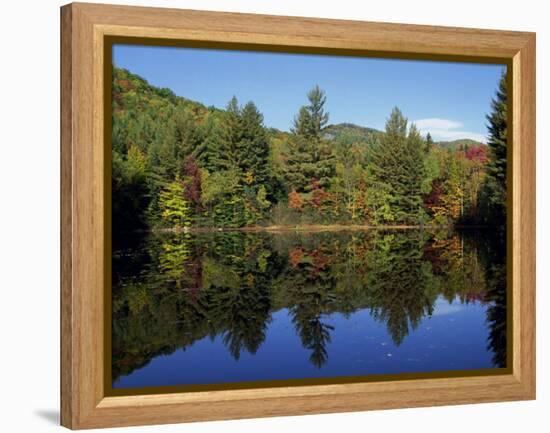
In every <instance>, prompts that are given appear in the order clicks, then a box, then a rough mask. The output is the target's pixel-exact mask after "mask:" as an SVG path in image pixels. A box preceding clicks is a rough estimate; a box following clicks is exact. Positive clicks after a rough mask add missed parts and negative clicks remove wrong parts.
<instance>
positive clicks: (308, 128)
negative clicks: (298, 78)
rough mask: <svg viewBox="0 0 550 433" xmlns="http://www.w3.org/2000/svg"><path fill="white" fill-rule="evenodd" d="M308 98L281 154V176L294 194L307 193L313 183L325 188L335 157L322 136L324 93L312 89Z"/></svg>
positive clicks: (324, 119)
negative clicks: (284, 152)
mask: <svg viewBox="0 0 550 433" xmlns="http://www.w3.org/2000/svg"><path fill="white" fill-rule="evenodd" d="M307 97H308V100H309V105H306V106H303V107H301V108H300V111H299V114H298V116H297V117H296V118H295V120H294V127H293V128H292V135H291V137H290V138H289V140H288V142H287V147H288V149H287V152H286V154H285V155H284V157H285V166H284V168H283V171H284V176H285V178H286V179H287V182H288V186H289V189H290V190H295V191H297V192H309V191H310V190H311V189H312V181H313V180H315V181H316V182H317V183H318V185H320V186H321V187H327V186H328V185H329V183H330V178H331V176H332V174H333V172H334V155H333V153H332V151H331V149H330V147H329V146H328V143H327V140H326V139H325V138H324V137H323V129H324V127H325V126H326V124H327V122H328V116H329V115H328V113H327V112H325V109H324V105H325V102H326V96H325V92H324V91H323V90H321V89H320V88H319V86H315V87H314V88H313V89H312V90H310V91H309V92H308V93H307Z"/></svg>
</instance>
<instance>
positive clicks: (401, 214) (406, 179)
mask: <svg viewBox="0 0 550 433" xmlns="http://www.w3.org/2000/svg"><path fill="white" fill-rule="evenodd" d="M407 123H408V122H407V119H406V118H405V117H404V116H403V114H402V113H401V111H400V110H399V108H397V107H395V108H394V109H393V110H392V113H391V115H390V117H389V118H388V120H387V121H386V129H385V134H384V136H383V137H382V140H381V143H380V145H379V146H377V147H375V148H373V150H372V154H371V163H370V165H369V172H370V173H369V175H370V177H371V179H372V183H373V184H372V185H371V191H372V192H373V194H372V195H373V196H375V197H379V200H382V201H384V202H385V203H372V204H371V205H372V206H373V207H374V208H379V209H384V215H383V216H382V217H379V218H375V219H378V221H376V222H379V223H384V222H390V221H391V222H393V223H407V224H418V223H422V222H423V221H424V217H425V213H424V211H423V208H422V184H423V180H424V177H425V165H424V152H423V140H422V137H421V136H420V133H419V132H418V130H417V128H416V127H415V126H414V125H413V126H412V127H411V128H410V132H409V133H408V134H407ZM381 192H383V194H382V193H381ZM388 207H389V212H388Z"/></svg>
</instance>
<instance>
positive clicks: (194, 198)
mask: <svg viewBox="0 0 550 433" xmlns="http://www.w3.org/2000/svg"><path fill="white" fill-rule="evenodd" d="M182 171H183V177H184V179H185V188H184V190H183V197H184V198H185V199H186V200H189V202H190V203H191V204H192V205H193V207H194V208H195V209H197V210H198V209H200V207H201V173H200V169H199V165H198V164H197V160H196V159H195V157H194V156H193V155H189V156H188V157H187V158H185V161H184V162H183V170H182Z"/></svg>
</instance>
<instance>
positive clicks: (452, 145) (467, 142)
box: [435, 138, 486, 150]
mask: <svg viewBox="0 0 550 433" xmlns="http://www.w3.org/2000/svg"><path fill="white" fill-rule="evenodd" d="M435 144H437V145H438V146H440V147H443V148H445V149H449V150H457V149H458V148H460V147H465V148H470V147H472V146H476V147H478V146H486V144H485V143H482V142H481V141H476V140H472V139H471V138H460V139H457V140H452V141H436V142H435Z"/></svg>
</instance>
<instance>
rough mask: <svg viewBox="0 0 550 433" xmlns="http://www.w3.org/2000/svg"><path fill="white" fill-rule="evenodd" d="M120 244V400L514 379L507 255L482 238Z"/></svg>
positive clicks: (154, 238)
mask: <svg viewBox="0 0 550 433" xmlns="http://www.w3.org/2000/svg"><path fill="white" fill-rule="evenodd" d="M115 244H116V245H117V246H116V248H115V250H114V252H113V299H112V302H113V334H112V343H113V344H112V346H113V354H112V371H113V387H114V388H136V387H148V386H166V385H184V384H214V383H216V384H219V383H230V382H243V381H261V380H284V379H303V378H321V377H336V376H356V375H370V374H395V373H405V372H436V371H447V370H469V369H480V368H493V367H495V368H500V367H505V366H506V333H505V330H506V269H505V266H504V257H505V254H504V248H503V245H504V244H503V242H499V241H496V240H495V239H494V238H492V237H491V236H489V235H488V233H486V232H482V231H466V232H463V233H459V232H452V233H427V232H425V231H420V230H407V231H369V232H345V231H342V232H310V233H300V234H297V233H276V234H274V233H243V232H217V233H197V234H184V233H180V234H154V235H149V236H147V237H144V238H140V239H136V237H135V236H134V237H132V238H129V239H122V240H117V242H116V243H115Z"/></svg>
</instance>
